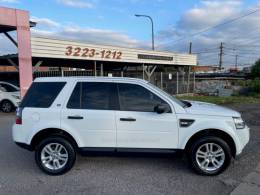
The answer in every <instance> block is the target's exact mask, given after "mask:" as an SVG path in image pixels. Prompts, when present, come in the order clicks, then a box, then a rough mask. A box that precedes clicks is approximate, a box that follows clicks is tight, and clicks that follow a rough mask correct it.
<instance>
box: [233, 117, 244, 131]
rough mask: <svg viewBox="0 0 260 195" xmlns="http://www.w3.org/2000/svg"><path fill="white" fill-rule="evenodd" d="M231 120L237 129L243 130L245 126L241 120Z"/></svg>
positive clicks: (235, 118)
mask: <svg viewBox="0 0 260 195" xmlns="http://www.w3.org/2000/svg"><path fill="white" fill-rule="evenodd" d="M233 119H234V123H235V125H236V128H237V129H244V128H245V126H246V125H245V122H244V121H243V119H242V118H240V117H233Z"/></svg>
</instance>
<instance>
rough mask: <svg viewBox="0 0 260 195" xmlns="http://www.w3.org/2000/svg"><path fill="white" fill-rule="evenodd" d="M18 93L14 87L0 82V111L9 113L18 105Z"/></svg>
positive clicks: (19, 100) (17, 89)
mask: <svg viewBox="0 0 260 195" xmlns="http://www.w3.org/2000/svg"><path fill="white" fill-rule="evenodd" d="M20 102H21V99H20V91H19V88H18V87H16V86H15V85H12V84H10V83H7V82H3V81H0V110H1V111H3V112H11V111H13V110H14V108H16V107H18V105H19V104H20Z"/></svg>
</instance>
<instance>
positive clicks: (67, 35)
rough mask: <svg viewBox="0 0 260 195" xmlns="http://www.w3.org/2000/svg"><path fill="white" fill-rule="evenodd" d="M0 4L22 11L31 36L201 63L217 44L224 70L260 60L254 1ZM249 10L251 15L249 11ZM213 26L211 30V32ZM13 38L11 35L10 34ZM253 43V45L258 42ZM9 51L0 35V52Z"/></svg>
mask: <svg viewBox="0 0 260 195" xmlns="http://www.w3.org/2000/svg"><path fill="white" fill-rule="evenodd" d="M0 6H4V7H12V8H17V9H23V10H28V11H29V12H30V17H31V20H32V21H35V22H37V26H36V27H35V28H33V29H32V30H31V32H32V35H33V36H45V37H46V36H47V37H53V38H59V39H68V40H78V41H83V42H86V43H97V44H109V45H119V46H126V47H134V48H144V49H151V23H150V21H149V20H148V19H147V18H140V17H138V18H137V17H135V14H145V15H149V16H151V17H152V18H153V20H154V29H155V30H154V31H155V48H156V50H163V51H164V50H165V51H172V52H184V53H187V52H188V48H189V42H192V44H193V48H192V52H193V53H195V54H197V55H198V63H199V64H201V65H217V64H218V61H219V50H220V49H219V47H220V43H221V42H223V45H224V56H223V61H224V62H223V63H224V66H227V67H231V66H234V64H235V59H236V56H237V59H238V60H237V61H238V65H239V66H241V67H243V66H248V65H250V64H252V63H254V61H255V60H256V59H257V58H258V57H260V0H44V1H40V0H0ZM252 12H254V13H252ZM212 27H214V28H212ZM14 36H15V35H14ZM258 42H259V43H258ZM14 49H15V48H14V47H13V46H12V45H11V43H9V42H8V40H6V39H5V38H4V37H3V36H0V53H1V54H3V53H12V52H13V51H14Z"/></svg>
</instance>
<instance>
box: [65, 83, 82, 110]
mask: <svg viewBox="0 0 260 195" xmlns="http://www.w3.org/2000/svg"><path fill="white" fill-rule="evenodd" d="M81 90H82V87H81V83H77V85H76V86H75V88H74V90H73V92H72V94H71V96H70V99H69V101H68V104H67V108H71V109H80V108H81V97H80V95H81Z"/></svg>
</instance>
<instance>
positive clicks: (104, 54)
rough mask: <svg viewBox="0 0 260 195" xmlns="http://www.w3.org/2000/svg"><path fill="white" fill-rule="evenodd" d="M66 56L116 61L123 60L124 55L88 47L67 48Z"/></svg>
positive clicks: (119, 52)
mask: <svg viewBox="0 0 260 195" xmlns="http://www.w3.org/2000/svg"><path fill="white" fill-rule="evenodd" d="M65 55H66V56H75V57H84V58H95V57H99V58H102V59H114V60H121V59H122V55H123V53H122V52H121V51H116V50H114V51H111V50H99V51H97V50H96V49H93V48H87V47H73V46H67V47H66V50H65Z"/></svg>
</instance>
